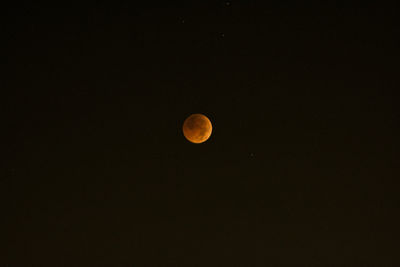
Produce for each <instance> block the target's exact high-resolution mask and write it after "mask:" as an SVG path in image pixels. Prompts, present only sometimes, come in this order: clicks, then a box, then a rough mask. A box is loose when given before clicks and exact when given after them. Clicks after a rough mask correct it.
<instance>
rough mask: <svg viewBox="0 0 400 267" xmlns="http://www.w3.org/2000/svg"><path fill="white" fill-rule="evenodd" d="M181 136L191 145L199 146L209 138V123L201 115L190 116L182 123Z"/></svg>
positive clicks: (210, 127)
mask: <svg viewBox="0 0 400 267" xmlns="http://www.w3.org/2000/svg"><path fill="white" fill-rule="evenodd" d="M182 130H183V135H184V136H185V137H186V139H187V140H189V141H190V142H192V143H195V144H200V143H203V142H205V141H207V139H208V138H210V136H211V132H212V124H211V121H210V120H209V119H208V118H207V117H206V116H204V115H203V114H192V115H190V116H189V117H188V118H187V119H186V120H185V122H184V123H183V127H182Z"/></svg>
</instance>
